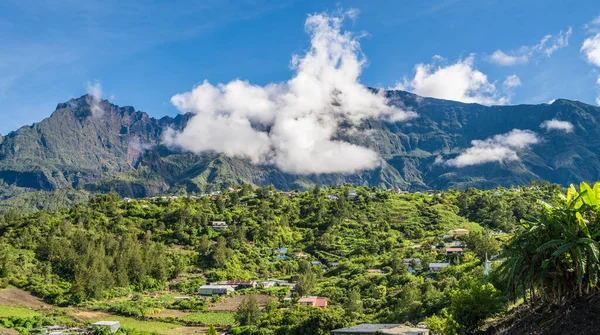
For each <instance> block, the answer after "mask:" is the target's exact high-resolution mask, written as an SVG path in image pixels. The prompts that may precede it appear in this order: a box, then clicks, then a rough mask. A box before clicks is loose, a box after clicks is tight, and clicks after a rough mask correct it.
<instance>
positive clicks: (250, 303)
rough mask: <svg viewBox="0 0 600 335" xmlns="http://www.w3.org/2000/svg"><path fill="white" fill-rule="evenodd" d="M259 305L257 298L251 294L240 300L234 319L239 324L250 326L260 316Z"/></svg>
mask: <svg viewBox="0 0 600 335" xmlns="http://www.w3.org/2000/svg"><path fill="white" fill-rule="evenodd" d="M260 314H261V312H260V306H259V305H258V300H256V297H255V296H253V295H250V296H249V297H247V298H244V300H242V303H241V304H240V305H239V306H238V309H237V312H236V313H235V321H236V322H237V323H238V324H239V325H240V326H252V325H255V324H256V323H257V321H258V318H259V317H260Z"/></svg>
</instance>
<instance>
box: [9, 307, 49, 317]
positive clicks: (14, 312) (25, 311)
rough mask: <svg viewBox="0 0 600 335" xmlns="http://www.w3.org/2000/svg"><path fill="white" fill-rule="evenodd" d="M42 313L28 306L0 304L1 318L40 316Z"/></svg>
mask: <svg viewBox="0 0 600 335" xmlns="http://www.w3.org/2000/svg"><path fill="white" fill-rule="evenodd" d="M40 315H41V313H40V312H38V311H35V310H32V309H30V308H27V307H17V306H7V305H0V318H8V317H17V318H29V317H34V316H40Z"/></svg>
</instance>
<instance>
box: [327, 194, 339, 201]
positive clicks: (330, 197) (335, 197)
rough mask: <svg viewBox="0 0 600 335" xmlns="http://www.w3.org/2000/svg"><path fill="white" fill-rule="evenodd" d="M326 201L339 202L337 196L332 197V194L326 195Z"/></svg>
mask: <svg viewBox="0 0 600 335" xmlns="http://www.w3.org/2000/svg"><path fill="white" fill-rule="evenodd" d="M327 200H332V201H337V200H340V198H338V196H337V195H334V194H328V195H327Z"/></svg>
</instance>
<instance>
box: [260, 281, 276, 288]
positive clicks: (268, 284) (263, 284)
mask: <svg viewBox="0 0 600 335" xmlns="http://www.w3.org/2000/svg"><path fill="white" fill-rule="evenodd" d="M276 284H277V282H276V281H273V280H263V281H261V282H260V286H261V287H262V288H272V287H274V286H275V285H276Z"/></svg>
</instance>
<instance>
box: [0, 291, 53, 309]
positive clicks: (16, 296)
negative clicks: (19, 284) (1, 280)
mask: <svg viewBox="0 0 600 335" xmlns="http://www.w3.org/2000/svg"><path fill="white" fill-rule="evenodd" d="M0 305H9V306H20V307H28V308H33V309H39V308H51V307H52V306H50V305H48V304H47V303H45V302H44V301H43V300H42V299H40V298H38V297H34V296H33V295H31V294H30V293H29V292H27V291H23V290H21V289H18V288H7V289H4V290H0Z"/></svg>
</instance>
